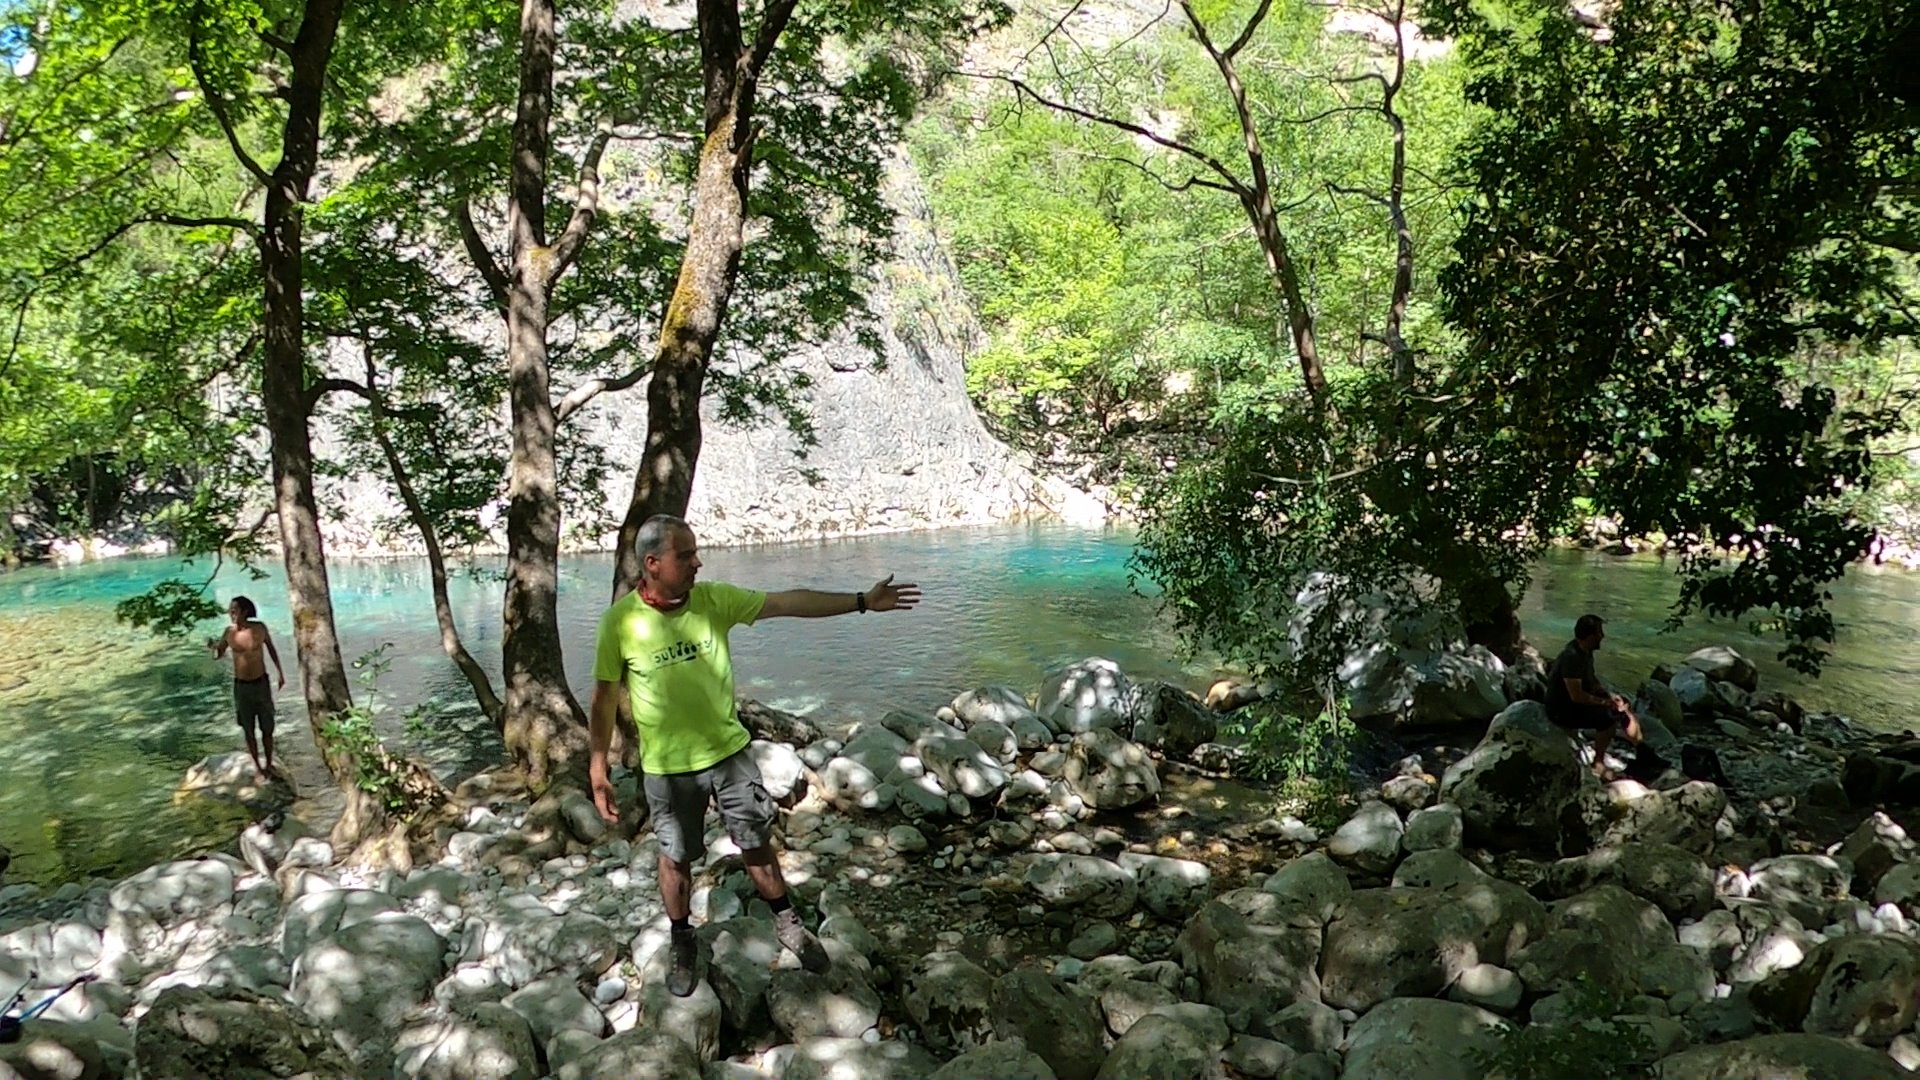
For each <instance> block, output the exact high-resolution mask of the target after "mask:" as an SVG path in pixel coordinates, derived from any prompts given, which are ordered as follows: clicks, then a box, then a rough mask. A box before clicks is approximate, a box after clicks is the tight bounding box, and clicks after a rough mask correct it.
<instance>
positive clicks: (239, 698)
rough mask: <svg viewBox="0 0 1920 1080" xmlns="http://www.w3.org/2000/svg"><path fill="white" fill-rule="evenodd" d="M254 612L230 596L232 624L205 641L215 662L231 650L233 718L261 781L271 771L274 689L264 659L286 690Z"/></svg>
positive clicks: (276, 654) (277, 656)
mask: <svg viewBox="0 0 1920 1080" xmlns="http://www.w3.org/2000/svg"><path fill="white" fill-rule="evenodd" d="M256 612H257V609H256V608H255V607H254V606H253V601H251V600H249V599H247V598H246V597H244V596H236V597H234V598H233V603H231V604H228V605H227V616H228V617H229V618H231V619H232V620H233V625H232V626H229V627H227V632H226V633H224V634H222V635H220V636H219V637H217V638H210V639H208V641H207V647H208V648H210V649H212V650H213V658H214V659H215V660H218V659H220V658H221V657H222V656H224V655H226V653H227V651H228V650H232V651H233V713H234V718H235V719H237V720H239V721H240V730H241V731H244V732H246V733H247V754H248V756H250V757H252V758H253V767H254V768H255V769H256V770H258V771H259V773H260V778H261V779H263V780H264V779H266V778H267V777H268V776H269V775H271V774H272V772H273V690H274V688H273V687H270V686H268V685H267V662H266V661H267V658H271V659H272V660H273V670H274V671H275V672H276V673H277V674H278V675H279V676H280V684H279V689H282V690H285V689H286V688H287V673H286V671H285V670H284V669H282V668H281V667H280V652H279V650H277V649H275V648H274V647H273V635H271V634H269V633H268V632H267V624H266V623H263V622H260V621H259V620H257V619H255V618H254V617H253V616H254V615H255V614H256ZM263 650H264V651H265V653H266V657H264V658H263V657H262V656H261V652H262V651H263ZM256 725H257V726H258V727H259V729H260V737H261V738H262V739H264V740H265V741H266V748H267V756H266V758H265V760H264V761H263V760H262V759H261V757H260V746H259V744H258V743H256V742H255V741H254V735H253V731H254V727H255V726H256Z"/></svg>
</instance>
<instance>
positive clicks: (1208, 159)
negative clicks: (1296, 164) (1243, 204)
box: [954, 71, 1250, 198]
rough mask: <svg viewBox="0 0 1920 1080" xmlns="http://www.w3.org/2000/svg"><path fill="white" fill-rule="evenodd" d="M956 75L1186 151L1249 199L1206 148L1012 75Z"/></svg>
mask: <svg viewBox="0 0 1920 1080" xmlns="http://www.w3.org/2000/svg"><path fill="white" fill-rule="evenodd" d="M954 74H956V75H964V76H966V77H968V78H973V79H989V80H993V81H996V82H1004V83H1006V84H1007V85H1009V86H1011V87H1013V88H1014V90H1015V92H1016V93H1017V94H1018V95H1020V96H1023V97H1027V98H1031V99H1033V102H1034V103H1035V104H1037V105H1040V106H1043V107H1045V108H1048V109H1052V110H1053V111H1055V112H1059V113H1065V114H1067V115H1068V116H1075V117H1079V118H1080V119H1082V120H1085V121H1087V122H1088V123H1092V124H1100V125H1103V126H1105V127H1110V128H1114V129H1115V130H1118V131H1124V132H1127V133H1128V134H1130V135H1138V136H1139V137H1141V138H1143V139H1146V140H1148V141H1149V142H1153V143H1156V144H1158V145H1160V146H1164V147H1166V148H1167V149H1169V150H1172V151H1174V152H1175V153H1179V154H1185V155H1186V156H1187V157H1190V158H1192V159H1193V160H1195V161H1198V162H1200V163H1201V164H1202V165H1205V166H1206V167H1207V169H1208V171H1210V172H1212V173H1214V174H1215V175H1216V176H1219V177H1220V178H1221V180H1222V181H1223V183H1224V185H1225V190H1227V191H1231V192H1233V193H1234V194H1235V195H1236V196H1239V197H1241V198H1245V197H1246V196H1247V195H1249V194H1250V192H1249V190H1248V188H1247V186H1246V185H1245V184H1243V183H1241V181H1240V178H1239V177H1237V176H1235V175H1233V173H1231V172H1229V171H1228V170H1227V167H1226V166H1225V165H1223V164H1221V163H1220V159H1219V158H1216V157H1214V156H1213V155H1212V154H1209V153H1207V152H1206V151H1205V150H1200V149H1197V148H1195V147H1192V146H1189V145H1187V144H1186V143H1183V142H1180V141H1179V140H1177V139H1169V138H1167V137H1166V136H1164V135H1161V134H1159V133H1158V132H1155V131H1152V130H1150V129H1148V128H1144V127H1141V126H1140V125H1139V124H1130V123H1128V122H1127V121H1125V120H1116V119H1114V118H1113V117H1111V116H1102V115H1100V114H1099V113H1096V112H1089V111H1088V110H1086V109H1082V108H1079V107H1077V106H1073V105H1069V104H1067V103H1066V102H1064V101H1054V100H1052V99H1050V98H1048V97H1046V96H1045V95H1043V94H1041V93H1040V92H1039V91H1038V90H1035V89H1034V88H1033V87H1031V86H1029V85H1027V84H1026V83H1025V82H1023V81H1022V80H1020V79H1016V78H1014V77H1013V76H1011V75H994V74H988V73H985V72H977V71H957V72H954Z"/></svg>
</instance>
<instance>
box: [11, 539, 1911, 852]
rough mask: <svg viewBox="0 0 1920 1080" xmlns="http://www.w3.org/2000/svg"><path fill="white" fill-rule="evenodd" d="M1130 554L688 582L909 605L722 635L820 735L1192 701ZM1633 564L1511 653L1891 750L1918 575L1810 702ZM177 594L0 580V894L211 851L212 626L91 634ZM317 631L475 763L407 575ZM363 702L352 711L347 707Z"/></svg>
mask: <svg viewBox="0 0 1920 1080" xmlns="http://www.w3.org/2000/svg"><path fill="white" fill-rule="evenodd" d="M1130 552H1131V537H1130V535H1129V534H1127V533H1125V532H1120V531H1089V530H1077V529H1071V528H1065V527H1057V526H1007V527H999V528H988V529H956V530H943V531H938V532H927V533H909V534H896V535H886V536H873V537H862V538H853V539H844V540H826V541H810V542H804V543H793V544H764V545H754V546H744V547H734V548H718V549H713V550H710V551H707V552H705V553H704V556H703V558H704V561H705V563H706V568H705V570H704V571H702V573H703V576H705V577H707V578H709V579H718V580H727V581H733V582H736V583H738V584H741V585H747V586H752V587H756V588H764V589H778V588H788V587H806V588H818V589H830V590H848V591H850V590H853V589H856V588H864V587H866V586H869V585H871V584H873V582H874V581H876V580H878V579H879V578H881V577H883V576H885V575H887V574H889V573H891V574H894V575H896V576H897V577H898V579H899V580H902V581H916V582H918V583H920V585H921V586H922V587H923V588H924V590H925V592H926V600H925V602H924V603H923V604H922V605H921V606H920V608H919V609H917V610H915V611H913V612H911V613H891V614H870V615H866V616H846V617H842V618H837V619H828V620H775V621H771V622H768V623H766V624H763V625H761V626H756V627H748V628H742V629H740V630H737V631H736V632H735V633H734V635H733V652H734V669H735V672H736V675H737V677H738V681H739V690H740V692H741V693H742V694H744V695H746V696H750V697H755V698H759V699H760V700H763V701H766V702H768V703H770V704H774V705H777V706H780V707H782V708H785V709H789V710H793V711H795V712H802V713H806V714H809V715H811V716H812V717H813V718H814V719H816V720H817V721H819V722H821V723H822V724H823V725H824V726H826V727H828V728H829V729H832V728H838V727H842V726H844V725H846V724H848V723H850V722H852V721H855V720H859V719H861V718H865V717H877V716H879V715H880V714H882V713H884V712H886V711H888V710H890V709H895V708H905V709H915V710H926V711H931V710H932V709H934V708H936V707H938V706H939V705H941V704H943V703H945V702H946V701H948V700H950V699H951V698H952V697H953V696H954V694H956V693H957V692H959V691H961V690H963V689H966V688H969V687H973V686H978V685H982V684H986V683H1007V684H1010V685H1013V686H1016V687H1021V688H1023V689H1026V690H1029V691H1031V690H1033V689H1035V688H1036V687H1037V686H1038V684H1039V680H1040V677H1041V673H1042V672H1043V671H1044V670H1045V669H1046V668H1048V667H1049V666H1052V665H1054V664H1056V663H1060V662H1063V661H1069V660H1075V659H1079V658H1082V657H1086V656H1095V655H1099V656H1107V657H1111V658H1112V659H1114V660H1115V661H1117V662H1118V663H1119V664H1120V665H1121V666H1122V667H1123V668H1124V669H1125V670H1127V671H1128V672H1130V673H1132V674H1135V675H1139V676H1148V677H1157V678H1166V679H1170V680H1173V681H1176V682H1181V683H1184V684H1186V685H1188V686H1191V687H1193V688H1195V689H1201V690H1203V689H1204V688H1205V687H1206V685H1207V684H1208V682H1210V681H1211V680H1212V678H1213V677H1214V676H1215V675H1216V674H1217V673H1218V668H1217V667H1216V666H1215V665H1214V663H1213V662H1212V661H1211V660H1210V659H1209V658H1206V657H1204V656H1203V657H1197V658H1183V656H1182V653H1181V649H1180V645H1179V642H1178V640H1177V638H1176V637H1175V635H1174V634H1173V632H1172V630H1171V627H1170V626H1169V625H1168V622H1167V620H1166V619H1164V618H1163V617H1162V616H1161V614H1160V612H1159V609H1158V604H1157V601H1156V600H1154V599H1153V597H1152V595H1151V593H1152V590H1151V588H1150V587H1149V586H1147V584H1146V583H1144V582H1142V583H1140V588H1141V590H1142V591H1143V592H1144V593H1145V595H1143V594H1142V592H1136V591H1135V589H1134V586H1133V583H1131V582H1130V576H1129V573H1128V567H1127V559H1128V555H1129V554H1130ZM611 568H612V559H611V556H607V555H582V556H572V557H568V558H566V559H564V560H563V562H562V569H561V579H562V583H561V609H560V616H561V621H562V623H563V626H564V633H565V645H566V650H567V656H566V660H567V670H568V672H569V673H570V675H571V678H572V681H573V684H574V688H575V690H576V692H580V693H583V694H584V693H585V692H586V691H587V690H588V688H589V686H590V679H591V676H590V674H589V668H590V667H591V663H592V647H593V634H594V627H595V624H596V622H597V620H598V618H599V614H600V611H601V609H602V607H603V606H604V597H605V596H606V595H607V587H608V580H609V575H610V573H611ZM1672 570H1673V564H1672V563H1670V562H1666V561H1663V560H1661V559H1659V558H1657V557H1655V556H1631V557H1616V556H1609V555H1603V554H1597V553H1589V552H1579V551H1559V552H1554V553H1552V554H1551V555H1550V556H1549V557H1548V558H1547V559H1546V560H1544V561H1543V563H1542V564H1541V565H1540V567H1539V568H1538V572H1537V574H1536V577H1535V580H1534V583H1533V586H1532V588H1531V590H1530V591H1529V593H1528V595H1527V598H1526V601H1525V603H1524V604H1523V606H1522V618H1523V621H1524V623H1525V625H1526V628H1527V631H1528V634H1529V636H1530V637H1531V638H1532V639H1533V641H1534V642H1535V643H1536V644H1537V645H1538V646H1539V647H1540V648H1541V650H1542V651H1543V652H1546V653H1547V654H1548V655H1551V654H1552V652H1553V651H1555V650H1557V649H1558V648H1559V646H1560V645H1561V644H1563V643H1564V640H1565V638H1566V636H1567V635H1568V634H1569V633H1570V629H1571V626H1572V622H1573V620H1574V619H1575V618H1576V617H1577V616H1578V615H1580V614H1581V613H1582V612H1585V611H1596V612H1598V613H1600V614H1601V615H1603V616H1604V617H1606V618H1607V620H1608V636H1607V645H1606V651H1605V652H1603V653H1602V654H1601V657H1600V670H1601V673H1602V675H1603V676H1604V677H1606V678H1609V679H1611V680H1613V681H1616V682H1621V683H1627V684H1629V685H1631V684H1633V683H1637V682H1638V681H1639V680H1640V679H1641V678H1643V677H1644V676H1645V674H1646V672H1647V671H1648V670H1649V669H1650V668H1651V667H1652V666H1653V665H1654V664H1656V663H1658V662H1661V661H1673V660H1677V659H1678V658H1679V657H1681V656H1684V655H1685V654H1686V653H1687V652H1689V651H1691V650H1692V649H1694V648H1697V647H1700V646H1702V645H1707V644H1731V645H1733V646H1735V647H1736V648H1739V649H1741V650H1742V651H1743V652H1744V653H1746V654H1747V655H1748V656H1749V657H1750V658H1752V659H1753V660H1754V661H1755V663H1756V664H1758V665H1759V667H1760V670H1761V678H1762V685H1763V686H1774V687H1781V688H1785V689H1788V690H1789V691H1790V692H1792V693H1794V694H1795V695H1796V696H1797V697H1799V698H1800V699H1801V700H1802V701H1803V702H1805V703H1806V704H1807V705H1808V706H1809V707H1810V708H1815V709H1822V710H1826V711H1832V712H1840V713H1844V714H1846V715H1849V716H1852V717H1854V718H1856V719H1858V720H1861V721H1863V722H1865V723H1867V724H1870V725H1872V726H1875V727H1881V728H1890V729H1899V728H1902V727H1905V726H1907V725H1908V724H1910V723H1911V722H1912V716H1913V714H1914V713H1915V711H1916V706H1917V705H1920V575H1915V574H1910V573H1905V572H1900V571H1877V570H1873V569H1870V568H1860V569H1857V570H1855V571H1853V572H1851V573H1850V574H1849V575H1848V576H1847V578H1846V579H1845V580H1844V581H1842V582H1840V583H1838V584H1837V585H1836V586H1835V587H1834V590H1833V591H1834V596H1835V599H1834V608H1835V610H1836V612H1837V614H1838V617H1839V619H1840V622H1841V623H1842V630H1841V636H1840V640H1839V642H1838V645H1837V648H1836V651H1835V654H1834V656H1833V658H1832V659H1831V661H1830V662H1829V663H1828V665H1827V668H1826V671H1825V673H1824V674H1823V675H1822V676H1821V677H1820V678H1819V679H1817V680H1812V679H1806V678H1804V677H1801V676H1796V675H1793V674H1792V673H1791V672H1789V671H1787V670H1786V669H1785V668H1784V667H1783V666H1782V665H1781V664H1779V663H1778V662H1777V661H1775V659H1774V653H1775V652H1776V651H1777V645H1776V644H1775V643H1772V642H1769V641H1767V640H1763V639H1761V638H1757V637H1755V636H1754V635H1753V634H1751V633H1749V632H1748V631H1747V630H1746V628H1745V627H1744V626H1741V625H1738V624H1732V623H1707V622H1695V623H1692V624H1689V626H1688V627H1687V628H1686V629H1684V630H1682V631H1680V632H1678V633H1674V634H1663V633H1661V632H1660V627H1661V624H1662V622H1663V620H1664V618H1665V616H1666V611H1667V607H1668V605H1669V604H1670V603H1671V602H1672V598H1673V596H1674V592H1675V588H1674V586H1675V583H1674V581H1673V578H1672ZM206 573H207V569H206V567H205V566H200V567H189V568H187V569H186V570H185V571H184V572H183V570H182V567H181V564H180V562H179V561H178V560H174V559H118V560H111V561H107V562H101V563H92V564H88V565H83V566H77V567H70V568H65V569H55V568H47V567H35V568H28V569H24V570H20V571H17V572H13V573H0V844H4V845H6V846H7V847H8V848H10V849H11V850H12V851H13V865H12V869H11V870H10V871H9V872H8V875H7V880H8V882H14V881H20V880H27V881H37V882H41V883H51V882H58V881H66V880H76V879H81V878H84V877H87V876H90V875H117V874H124V873H127V872H130V871H132V870H134V869H137V868H139V867H141V866H144V865H147V864H149V863H151V862H154V861H157V860H160V859H164V858H168V857H172V856H176V855H180V854H185V853H188V852H194V851H204V850H208V849H210V848H218V847H220V846H222V845H224V844H226V843H227V842H228V841H229V840H230V839H231V838H232V836H233V835H234V833H235V832H236V831H237V829H238V828H239V827H241V825H242V824H244V821H245V817H246V812H245V811H244V810H242V809H240V808H238V807H232V806H226V805H222V804H219V803H215V802H212V801H210V800H205V799H197V798H188V799H179V800H176V799H175V798H174V795H173V792H174V789H175V787H176V786H177V784H178V783H179V781H180V778H181V775H182V774H183V773H184V772H185V770H186V769H187V767H188V766H190V765H192V764H193V763H194V762H195V761H198V760H199V759H201V758H203V757H205V756H207V755H208V754H214V753H220V752H223V751H227V750H232V749H236V748H238V747H240V746H241V740H240V732H239V729H238V728H237V727H236V726H235V725H234V723H233V720H232V709H231V705H230V690H229V677H228V673H227V672H226V671H225V670H223V668H222V666H221V665H220V664H217V663H216V662H215V661H214V660H213V659H212V657H211V656H210V654H209V653H208V651H207V649H206V648H205V646H204V644H203V642H204V640H205V639H206V637H207V636H209V635H210V634H213V633H215V632H216V631H217V630H218V628H219V624H218V623H215V622H208V623H207V624H206V626H205V627H204V628H203V629H201V630H200V631H197V632H196V633H195V634H193V635H191V636H190V637H188V638H187V639H185V640H180V641H171V640H165V639H159V638H154V637H152V636H150V635H147V634H144V633H141V632H136V631H133V630H129V629H127V628H125V627H123V626H120V625H118V624H116V622H115V621H114V615H113V607H114V603H115V602H116V601H118V600H120V599H122V598H124V597H127V596H130V595H133V594H135V593H138V592H141V591H143V590H145V589H146V588H148V587H150V586H151V585H153V584H154V583H156V582H158V581H160V580H162V579H164V578H167V577H171V576H175V575H181V576H186V577H189V578H195V579H197V578H200V577H204V576H205V574H206ZM331 575H332V582H333V592H334V609H335V612H336V615H337V618H338V620H339V626H340V632H341V637H342V641H343V651H344V652H345V654H346V657H347V659H348V660H349V661H352V660H353V659H354V658H355V657H357V656H361V655H364V654H366V653H368V652H369V651H371V650H374V649H376V648H378V647H380V646H382V645H386V646H387V648H386V650H385V656H386V658H387V659H389V660H391V662H392V664H391V667H390V669H388V670H386V671H385V673H384V674H383V675H382V676H381V677H380V679H379V681H378V685H377V690H378V696H379V700H380V701H381V702H382V703H383V705H385V706H386V707H387V712H386V713H385V714H384V715H385V716H386V717H387V719H386V721H385V722H384V723H383V726H384V728H385V729H386V732H387V734H388V736H389V738H390V739H395V740H400V741H404V742H406V743H407V746H406V748H407V750H408V752H410V753H413V754H416V755H418V756H421V757H423V758H425V759H427V760H429V761H431V762H433V763H434V764H435V765H436V767H438V768H441V769H443V770H446V771H449V772H455V771H459V770H462V769H467V768H474V767H479V766H483V765H485V764H486V763H488V762H490V761H493V760H497V759H498V740H497V739H496V737H495V736H494V735H493V733H492V731H491V729H490V727H489V726H488V725H487V723H486V722H485V720H484V718H483V717H481V716H480V714H479V711H478V709H477V707H475V706H474V705H473V703H472V700H471V697H470V696H469V695H468V693H467V690H466V686H465V683H464V681H463V680H462V679H461V678H460V676H459V674H458V673H457V672H456V671H455V670H454V667H453V665H452V663H451V662H449V661H448V660H447V659H446V658H445V656H444V655H443V654H442V653H441V651H440V643H439V635H438V631H437V630H436V628H435V626H434V620H433V610H432V605H431V601H430V597H429V593H428V581H427V568H426V563H425V561H424V560H392V561H336V562H335V563H333V564H332V566H331ZM214 589H215V591H216V592H217V593H218V595H219V596H220V598H221V601H222V603H224V602H225V598H227V597H230V596H232V595H233V594H235V593H245V594H246V595H248V596H250V597H251V598H252V599H254V600H255V601H256V602H257V603H258V604H259V607H260V617H261V618H262V619H263V620H265V621H266V622H267V624H268V625H269V626H270V627H271V628H272V630H273V632H274V634H275V636H276V637H277V638H278V639H279V641H280V643H281V644H280V647H281V653H282V658H283V660H284V661H285V663H286V664H287V665H288V674H289V680H288V689H287V690H285V691H282V692H281V693H280V695H279V699H278V703H279V711H280V733H281V737H280V739H279V740H278V741H279V744H280V745H279V747H278V748H277V749H278V750H279V756H280V757H282V758H284V759H285V760H286V761H287V763H288V765H289V767H290V768H291V770H292V771H293V772H294V774H295V775H296V776H297V777H300V778H301V780H302V782H303V783H307V782H309V778H311V777H315V776H320V775H323V774H321V773H319V772H318V766H317V764H316V759H317V755H316V753H315V751H314V748H313V741H312V737H311V735H310V734H309V732H308V728H307V724H306V719H305V711H304V709H303V708H302V706H301V704H300V699H299V694H298V681H297V674H296V673H295V672H294V670H293V666H292V665H293V655H292V653H293V650H292V643H291V627H290V626H289V623H288V619H287V604H286V593H285V590H284V588H283V586H282V585H281V582H280V580H279V578H278V577H277V576H276V575H273V574H271V573H270V574H269V575H268V576H267V577H264V578H261V579H259V580H253V579H251V578H249V577H248V575H247V574H246V573H245V572H243V571H241V570H238V569H233V568H229V569H227V570H224V571H222V573H221V574H220V575H219V577H218V578H217V579H216V580H215V582H214ZM452 594H453V604H454V608H455V611H456V613H457V616H458V618H459V620H460V628H461V631H462V633H463V635H464V636H465V639H466V641H467V645H468V648H469V649H471V650H472V651H473V653H474V654H475V655H476V656H477V657H479V658H480V659H481V661H482V662H483V663H486V664H489V665H490V666H492V667H494V668H495V669H496V670H497V667H498V661H499V634H500V627H499V610H500V594H501V585H500V582H499V580H498V578H497V576H489V575H485V574H479V575H470V576H463V577H458V578H456V579H455V581H454V582H453V585H452ZM356 693H358V694H361V695H362V696H363V697H364V689H363V688H356ZM421 702H432V703H434V704H435V705H436V706H437V707H438V708H437V713H436V715H437V719H436V720H435V722H434V723H433V724H432V725H431V727H430V729H429V731H428V732H427V733H425V734H424V735H420V736H416V737H414V738H412V739H410V740H409V739H407V738H406V737H405V736H404V734H403V732H404V727H405V725H404V724H403V722H402V719H401V717H402V716H403V714H404V713H405V712H406V711H407V710H408V709H409V708H411V707H412V706H414V705H416V704H419V703H421Z"/></svg>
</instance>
